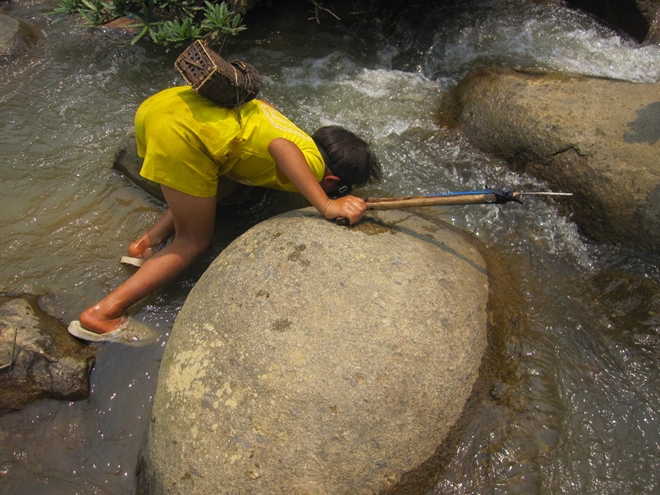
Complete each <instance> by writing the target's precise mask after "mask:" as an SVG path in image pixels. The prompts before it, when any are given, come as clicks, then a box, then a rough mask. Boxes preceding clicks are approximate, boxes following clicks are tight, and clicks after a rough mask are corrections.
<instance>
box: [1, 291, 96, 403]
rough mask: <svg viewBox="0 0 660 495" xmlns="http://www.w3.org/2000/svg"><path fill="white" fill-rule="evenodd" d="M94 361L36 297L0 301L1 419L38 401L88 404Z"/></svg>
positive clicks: (89, 351)
mask: <svg viewBox="0 0 660 495" xmlns="http://www.w3.org/2000/svg"><path fill="white" fill-rule="evenodd" d="M94 356H95V351H94V347H93V346H90V345H86V344H82V343H80V342H79V341H77V340H76V339H74V338H73V337H71V335H69V333H68V332H67V331H66V327H65V325H64V324H63V323H62V322H60V321H58V320H56V319H55V318H53V317H51V316H49V315H47V314H46V313H44V312H42V311H41V310H40V309H39V307H38V302H37V298H36V297H28V296H4V295H0V367H1V368H2V370H0V414H5V413H8V412H12V411H17V410H19V409H22V408H23V407H25V406H26V405H27V404H29V403H30V402H33V401H35V400H38V399H61V400H68V401H72V400H80V399H86V398H88V397H89V374H90V372H91V370H92V366H93V365H94Z"/></svg>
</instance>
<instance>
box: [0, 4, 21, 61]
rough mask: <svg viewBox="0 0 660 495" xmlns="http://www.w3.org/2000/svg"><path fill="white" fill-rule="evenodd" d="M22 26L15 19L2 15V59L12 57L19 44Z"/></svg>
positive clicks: (0, 33)
mask: <svg viewBox="0 0 660 495" xmlns="http://www.w3.org/2000/svg"><path fill="white" fill-rule="evenodd" d="M19 32H20V24H19V23H18V21H17V20H16V19H14V18H13V17H9V16H8V15H4V14H0V57H5V56H7V55H11V54H12V53H13V51H14V50H16V47H17V45H18V42H19Z"/></svg>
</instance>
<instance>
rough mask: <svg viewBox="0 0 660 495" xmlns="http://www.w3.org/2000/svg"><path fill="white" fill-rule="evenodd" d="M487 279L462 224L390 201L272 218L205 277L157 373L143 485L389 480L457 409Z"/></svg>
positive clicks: (210, 488) (299, 485) (364, 486)
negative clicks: (331, 216)
mask: <svg viewBox="0 0 660 495" xmlns="http://www.w3.org/2000/svg"><path fill="white" fill-rule="evenodd" d="M487 297H488V280H487V273H486V269H485V266H484V261H483V258H482V257H481V255H480V254H479V252H478V251H477V249H476V248H475V246H474V245H473V244H472V242H470V241H469V240H468V239H467V238H466V236H465V234H463V233H458V232H457V231H455V230H454V229H453V228H452V227H450V226H448V225H445V224H442V223H432V222H430V221H428V220H423V219H422V218H420V217H418V216H416V215H414V214H411V213H403V212H397V211H387V212H379V213H370V214H369V216H368V217H367V218H366V219H365V220H363V221H362V222H361V223H360V224H359V225H358V226H354V227H352V228H346V227H339V226H337V225H335V224H333V223H331V222H328V221H326V220H325V219H323V218H321V217H320V215H318V214H317V213H316V212H315V211H314V210H312V209H304V210H298V211H295V212H290V213H287V214H284V215H281V216H279V217H275V218H273V219H271V220H268V221H266V222H263V223H261V224H259V225H257V226H256V227H254V228H252V229H251V230H249V231H248V232H247V233H245V234H244V235H243V236H241V237H239V238H238V239H237V240H235V241H234V242H233V243H232V244H231V245H230V246H229V247H228V248H227V249H226V250H225V251H224V252H222V253H221V255H220V256H219V257H218V258H217V259H216V260H215V261H214V262H213V264H212V265H211V267H210V268H209V269H208V270H207V272H206V273H205V274H204V275H203V277H202V278H201V279H200V281H199V282H198V283H197V285H196V286H195V288H194V289H193V291H192V292H191V294H190V295H189V297H188V299H187V300H186V303H185V305H184V307H183V308H182V310H181V312H180V314H179V316H178V317H177V320H176V322H175V326H174V329H173V331H172V336H171V337H170V340H169V342H168V345H167V349H166V351H165V354H164V357H163V361H162V366H161V369H160V373H159V379H158V389H157V392H156V396H155V400H154V407H153V414H152V418H151V424H150V428H149V431H148V440H147V444H146V447H145V448H144V450H143V453H142V454H143V455H142V462H141V474H140V492H141V493H149V494H153V495H156V494H164V493H167V494H175V493H177V494H178V493H185V494H187V495H188V494H197V493H198V494H208V493H214V494H229V493H287V494H303V493H304V494H309V493H314V494H329V493H351V494H367V493H369V494H371V493H381V492H382V491H384V490H388V489H393V487H396V485H397V483H398V482H399V481H400V480H401V478H402V476H403V475H404V474H405V473H407V472H410V471H411V470H413V469H418V468H419V466H421V465H422V464H423V463H424V461H425V460H427V459H429V458H430V457H431V456H432V455H433V454H434V452H435V451H436V448H437V447H438V446H439V445H440V444H441V443H442V442H443V439H444V438H445V437H446V435H447V433H448V431H449V430H450V428H451V427H452V425H453V424H455V422H456V421H457V419H458V418H459V417H460V415H461V411H462V409H463V407H464V404H465V402H466V400H467V398H468V396H469V395H470V393H471V389H472V386H473V383H474V382H475V379H476V377H477V371H478V368H479V365H480V362H481V360H482V355H483V353H484V350H485V348H486V302H487Z"/></svg>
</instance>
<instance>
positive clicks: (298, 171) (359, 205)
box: [268, 138, 367, 224]
mask: <svg viewBox="0 0 660 495" xmlns="http://www.w3.org/2000/svg"><path fill="white" fill-rule="evenodd" d="M268 152H269V153H270V155H271V156H272V157H273V159H274V160H275V163H276V164H277V168H278V169H279V170H280V171H281V172H282V173H283V174H284V175H285V176H286V177H287V179H289V180H290V181H291V183H292V184H293V185H294V186H296V188H297V189H298V191H300V192H301V193H302V195H303V196H305V198H306V199H307V201H309V202H310V203H311V204H312V206H314V208H316V209H317V210H318V211H319V212H320V213H321V214H322V215H323V216H324V217H325V218H327V219H329V220H332V219H333V218H338V217H344V218H348V219H349V221H350V222H351V224H354V223H355V222H357V221H358V220H360V218H362V215H364V212H365V211H366V210H367V204H366V202H365V201H364V200H363V199H362V198H358V197H356V196H345V197H343V198H339V199H337V200H332V199H330V198H328V196H327V194H326V193H325V191H323V189H322V188H321V185H320V184H319V182H318V181H317V180H316V177H314V174H313V173H312V171H311V170H310V168H309V165H308V164H307V161H306V160H305V157H304V155H303V153H302V151H300V148H298V146H296V145H295V144H294V143H293V142H291V141H289V140H288V139H284V138H277V139H274V140H273V141H271V143H270V144H269V145H268Z"/></svg>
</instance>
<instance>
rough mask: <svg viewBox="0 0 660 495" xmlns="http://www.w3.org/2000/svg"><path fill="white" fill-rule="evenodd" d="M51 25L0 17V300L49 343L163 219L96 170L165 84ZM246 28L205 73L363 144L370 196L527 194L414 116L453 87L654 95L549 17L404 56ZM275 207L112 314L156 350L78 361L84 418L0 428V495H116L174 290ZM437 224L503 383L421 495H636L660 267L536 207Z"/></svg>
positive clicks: (294, 20) (653, 386)
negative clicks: (473, 296) (31, 320)
mask: <svg viewBox="0 0 660 495" xmlns="http://www.w3.org/2000/svg"><path fill="white" fill-rule="evenodd" d="M53 6H54V3H53V2H44V1H43V0H24V1H21V2H17V3H13V2H10V3H5V4H2V5H0V12H2V13H6V14H9V15H12V16H14V17H16V18H18V19H21V20H23V21H24V22H25V23H26V24H27V25H29V26H30V27H31V29H32V30H33V31H34V33H35V36H34V42H33V44H32V46H31V47H30V49H29V50H28V53H27V54H26V55H24V56H22V57H21V58H19V59H18V60H16V61H14V62H12V63H11V64H9V65H5V66H3V67H0V181H1V183H2V192H1V193H0V260H1V261H0V292H28V293H34V294H41V295H43V296H42V299H41V304H42V307H43V308H44V309H45V310H47V311H48V312H49V313H50V314H52V315H54V316H55V317H57V318H59V319H61V320H62V321H64V322H67V323H68V322H69V321H70V320H71V319H74V318H76V317H77V315H78V314H79V312H80V311H81V310H82V309H84V308H86V307H87V306H88V305H89V304H91V303H92V302H94V301H96V300H98V299H99V298H100V297H101V296H102V295H104V294H105V293H107V292H108V291H109V290H111V289H112V288H114V287H116V286H117V285H118V284H119V283H120V282H121V281H123V280H124V279H125V278H126V277H128V276H129V274H130V269H128V268H125V267H122V266H120V265H119V263H118V261H119V258H120V256H121V255H123V254H125V250H126V248H127V246H128V245H129V243H130V242H131V241H132V240H133V239H134V238H136V237H137V236H138V235H140V234H141V233H142V232H143V231H144V230H145V229H146V228H147V227H148V226H149V225H150V224H151V223H152V222H153V221H154V219H155V218H157V216H158V215H159V214H160V213H161V212H162V211H163V205H162V204H161V203H159V202H158V201H156V200H154V199H152V198H150V197H148V196H147V195H146V194H145V193H144V192H142V191H141V190H140V189H138V188H137V187H135V186H134V185H133V184H132V183H131V182H129V181H128V180H127V179H126V178H124V177H123V176H122V175H121V174H119V173H117V172H115V171H113V170H112V169H111V164H112V157H113V153H114V150H115V147H116V145H117V143H118V141H119V140H120V138H121V137H122V136H123V135H124V133H125V132H126V131H127V130H128V129H129V128H130V127H131V125H132V119H133V115H134V112H135V110H136V109H137V106H138V105H139V103H140V102H141V101H142V100H144V99H145V98H146V97H148V96H149V95H151V94H153V93H155V92H156V91H158V90H160V89H164V88H166V87H168V86H171V85H174V84H181V83H182V79H181V78H180V76H179V75H178V73H177V72H176V71H175V69H174V68H173V63H174V59H175V58H176V55H177V54H178V51H176V50H173V51H170V52H165V51H164V50H163V49H160V48H156V47H153V46H151V45H150V44H148V43H139V44H138V45H133V46H131V45H130V44H129V42H130V36H128V37H127V36H126V35H124V34H121V33H113V32H110V31H102V30H87V29H86V28H84V27H82V26H81V24H80V22H79V21H77V20H75V19H67V20H64V21H62V22H59V23H56V24H50V23H49V22H47V19H46V18H45V17H44V16H43V14H44V13H45V12H48V11H49V10H51V9H52V8H53ZM284 11H286V12H284ZM266 17H267V19H261V18H260V17H258V16H255V17H254V18H253V19H252V20H251V19H250V18H248V24H247V25H248V30H247V31H245V32H244V33H241V34H240V35H239V36H238V37H237V38H236V39H232V40H230V41H229V42H228V43H227V45H226V46H225V48H224V51H223V54H225V55H226V56H231V57H236V58H242V59H245V60H248V61H250V62H251V63H253V64H254V65H255V66H256V67H257V68H258V69H259V70H260V72H261V74H262V77H263V89H262V96H263V98H264V99H267V100H269V101H271V102H272V103H274V104H275V105H276V106H277V107H278V108H280V109H282V110H283V111H284V113H286V114H288V115H289V116H290V117H291V118H292V119H293V120H294V121H295V122H297V123H298V124H299V125H300V126H301V127H303V128H304V129H307V130H309V131H311V130H313V129H315V128H316V127H318V126H319V125H326V124H330V123H333V124H339V125H345V126H346V127H349V128H351V129H354V130H357V131H359V133H361V134H362V135H364V136H365V137H366V138H368V139H369V140H370V141H371V142H372V143H373V146H374V149H375V151H376V152H377V154H378V155H379V156H380V158H381V160H382V162H383V165H384V169H385V172H386V182H385V183H384V184H383V185H382V186H381V187H380V188H379V189H371V190H368V191H366V192H365V195H370V196H376V195H409V194H427V193H434V192H443V191H452V190H466V189H475V188H482V187H483V186H484V185H486V184H489V185H491V186H493V185H499V184H503V185H507V186H510V187H512V188H514V189H517V190H536V189H540V188H543V187H544V184H541V183H539V182H538V181H536V180H534V179H533V178H530V177H526V176H521V175H518V174H514V173H512V172H510V171H508V169H507V168H506V167H505V166H504V165H503V164H502V163H499V162H498V161H496V160H494V159H493V158H491V157H488V156H486V155H484V154H482V153H480V152H479V151H478V150H475V149H474V148H472V147H471V146H470V145H469V144H468V143H466V142H464V141H463V140H462V139H461V138H460V136H457V135H455V134H453V133H450V132H449V131H446V130H443V129H439V128H438V127H437V126H436V125H435V124H434V121H433V113H432V112H433V108H434V105H435V103H436V102H437V100H438V99H439V97H440V96H441V94H442V93H443V92H444V91H447V90H448V89H450V88H451V87H452V86H453V85H454V84H456V83H457V82H458V81H459V80H460V78H461V77H462V76H463V75H464V74H465V73H466V72H467V71H468V70H470V69H471V68H474V67H476V66H479V65H487V64H496V65H507V66H513V67H519V68H534V69H547V70H554V71H561V72H565V73H579V74H587V75H595V76H604V77H612V78H617V79H625V80H630V81H638V82H658V80H659V79H660V48H658V47H657V46H648V47H639V46H636V45H635V44H633V43H631V42H629V41H627V40H625V39H623V38H622V37H620V36H618V35H617V34H616V33H614V32H612V31H610V30H609V29H607V28H604V27H602V26H599V25H597V24H596V23H595V22H594V21H592V20H591V19H590V18H589V17H587V16H585V15H582V14H578V13H575V12H572V11H569V10H567V9H564V8H561V7H557V6H554V7H549V6H540V5H527V4H523V3H520V2H517V1H510V0H499V1H498V0H490V1H488V0H475V1H472V2H463V3H462V4H461V5H460V6H454V7H451V8H447V9H445V10H442V9H438V10H435V11H432V12H430V13H429V16H428V18H427V20H426V22H427V23H428V30H427V32H428V33H429V36H428V37H427V38H428V39H427V40H426V41H420V43H418V44H417V45H415V46H413V47H407V48H406V50H405V51H397V50H395V49H394V48H392V47H389V46H387V44H386V43H385V42H384V41H383V40H382V39H380V38H379V37H378V36H376V35H372V34H370V33H369V26H368V25H365V24H361V23H359V22H354V23H350V24H345V25H344V24H342V23H335V22H333V21H331V20H330V19H328V21H327V22H324V23H322V24H321V25H320V26H319V25H317V24H316V23H315V22H313V21H308V20H307V17H308V12H306V11H304V10H303V11H302V12H299V13H298V14H296V15H291V10H290V8H281V9H280V11H277V10H273V11H272V12H269V13H268V14H267V16H266ZM283 208H286V205H285V206H282V205H281V204H280V203H279V202H278V201H274V200H265V201H262V202H261V203H260V204H258V205H254V206H252V207H250V208H248V209H247V210H246V211H242V212H239V213H237V214H236V215H235V216H233V217H231V219H220V220H219V221H218V229H217V230H218V232H217V235H216V240H215V243H214V248H213V249H212V252H211V253H209V254H208V255H207V256H205V258H204V259H203V260H201V261H200V262H199V263H197V264H196V265H195V267H193V269H192V270H190V272H189V273H187V274H186V275H185V276H184V277H182V278H181V279H180V280H179V281H178V282H177V283H174V284H171V285H170V286H168V287H167V288H165V289H163V290H161V291H159V292H158V293H156V294H154V295H153V296H151V297H149V298H148V299H147V300H145V301H144V302H142V303H140V304H138V305H136V307H135V308H134V315H135V316H136V317H137V318H138V319H140V320H143V321H145V322H147V323H149V324H150V325H151V326H152V327H153V328H154V329H156V330H157V331H158V332H159V335H160V337H159V339H158V341H157V342H156V343H154V344H153V345H151V346H148V347H142V348H132V347H125V346H120V345H113V344H105V345H99V346H98V352H97V358H96V366H95V368H94V370H93V373H92V393H91V398H90V399H89V400H86V401H79V402H71V403H67V402H59V401H51V400H47V401H41V402H38V403H35V404H33V405H31V406H29V407H27V408H26V409H24V410H22V411H20V412H17V413H12V414H9V415H6V416H4V417H0V493H1V494H12V495H16V494H26V495H27V494H29V495H35V494H130V493H133V492H134V489H135V488H134V486H135V473H134V471H135V465H136V460H137V457H138V453H139V449H140V445H141V442H142V440H143V438H144V434H145V431H146V426H147V424H148V421H149V414H150V409H151V402H152V396H153V393H154V390H155V385H156V379H157V374H158V366H159V359H160V357H161V355H162V352H163V349H164V346H165V344H166V342H167V337H168V335H169V332H170V330H171V328H172V325H173V322H174V318H175V316H176V314H177V312H178V311H179V309H180V308H181V306H182V304H183V302H184V300H185V297H186V295H187V293H188V291H189V290H190V288H191V287H192V286H193V285H194V283H195V281H196V280H197V278H198V277H199V276H200V274H201V273H202V272H203V270H204V269H205V267H206V266H208V264H209V263H210V262H211V260H212V259H213V257H214V256H215V255H217V253H218V252H219V251H220V250H221V249H222V248H223V247H224V246H226V245H227V244H228V243H229V242H231V240H232V239H233V238H235V236H237V235H239V234H240V233H241V232H242V231H244V230H245V229H247V228H248V227H249V226H251V225H253V224H254V223H256V222H258V221H260V220H263V219H264V218H267V217H268V216H269V215H272V214H273V213H274V212H278V210H281V209H283ZM439 212H440V214H441V215H442V216H443V218H444V219H445V220H446V221H448V222H450V223H452V224H454V225H456V226H457V227H459V228H461V229H464V230H465V231H467V232H470V233H472V234H474V235H475V236H477V237H478V238H479V239H480V240H481V241H482V242H483V243H484V245H485V246H486V247H487V248H488V249H489V250H490V251H491V252H493V253H495V255H496V257H497V258H498V259H499V260H500V264H501V266H504V267H507V271H508V273H509V276H510V279H511V281H512V283H514V284H515V287H516V289H517V294H519V295H520V297H519V298H520V302H519V306H518V309H517V310H519V311H520V313H519V314H520V315H522V316H524V317H522V318H520V319H519V320H518V323H517V324H516V325H513V326H512V327H511V328H509V329H508V330H507V329H505V330H504V331H502V332H500V333H501V335H500V336H499V338H500V340H501V343H502V348H503V349H504V350H505V351H506V353H508V355H509V356H508V363H509V364H508V365H507V366H508V370H509V375H508V377H507V379H506V380H501V381H499V382H498V383H497V384H496V386H495V389H494V390H493V391H492V393H491V395H492V398H493V400H492V401H491V402H492V404H490V405H488V406H487V407H485V409H484V410H485V411H487V413H488V415H489V417H490V419H489V420H486V421H484V420H483V417H482V418H479V416H478V415H475V416H474V417H472V419H468V421H467V422H466V424H465V425H463V427H462V428H463V434H462V436H461V437H460V438H461V441H459V442H457V443H455V444H453V445H452V447H451V449H452V450H451V451H450V452H448V457H447V459H448V460H447V461H446V462H444V463H443V464H442V467H441V468H438V471H437V473H436V478H437V479H436V481H434V486H432V487H430V488H429V489H428V493H429V494H431V493H434V494H436V493H437V494H440V493H460V494H468V493H489V494H490V493H553V494H560V493H588V494H603V493H622V494H623V493H626V494H628V493H658V492H659V491H660V474H659V473H660V469H659V467H660V445H659V444H660V433H659V426H660V425H659V415H660V399H659V394H658V392H659V391H660V376H659V373H658V369H659V368H658V357H659V356H660V341H659V336H658V333H659V325H660V316H659V315H660V291H659V287H660V261H659V260H658V259H654V258H652V257H650V256H648V255H644V254H641V253H634V252H629V251H625V250H619V249H614V248H610V247H605V246H601V245H596V244H593V243H590V242H589V241H588V240H586V239H584V238H583V237H581V236H580V235H579V233H578V231H577V229H576V227H575V225H574V224H573V223H572V222H571V220H570V218H569V217H566V216H565V215H562V214H561V213H560V212H559V210H558V208H557V206H556V204H554V203H553V202H552V201H544V200H540V199H534V200H529V201H527V202H526V204H525V205H524V206H522V207H521V206H518V205H506V206H502V207H491V206H469V207H455V208H445V209H444V210H439ZM493 418H496V420H493ZM489 425H496V428H494V429H493V428H490V426H489Z"/></svg>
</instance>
